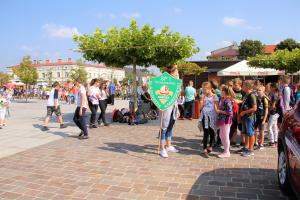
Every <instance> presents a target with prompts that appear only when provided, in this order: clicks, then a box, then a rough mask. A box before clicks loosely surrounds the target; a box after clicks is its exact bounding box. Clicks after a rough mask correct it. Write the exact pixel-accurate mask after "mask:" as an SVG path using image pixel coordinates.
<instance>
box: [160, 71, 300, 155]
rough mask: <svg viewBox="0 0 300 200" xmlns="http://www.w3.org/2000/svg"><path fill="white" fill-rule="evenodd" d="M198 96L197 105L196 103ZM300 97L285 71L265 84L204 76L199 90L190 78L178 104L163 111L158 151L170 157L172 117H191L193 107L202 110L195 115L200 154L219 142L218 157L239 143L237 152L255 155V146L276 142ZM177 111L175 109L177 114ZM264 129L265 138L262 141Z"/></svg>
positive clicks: (195, 109) (257, 148)
mask: <svg viewBox="0 0 300 200" xmlns="http://www.w3.org/2000/svg"><path fill="white" fill-rule="evenodd" d="M168 69H169V73H170V74H171V75H173V76H175V77H176V76H177V75H176V73H177V67H176V66H173V67H172V66H170V67H169V68H168ZM197 99H199V100H198V101H199V106H197V105H196V103H195V102H197ZM299 100H300V83H298V84H291V78H290V77H289V76H283V77H281V78H280V79H279V80H278V82H276V83H275V82H274V83H268V84H266V85H264V84H263V83H261V82H260V81H258V80H255V81H252V80H245V81H242V80H241V79H240V78H235V79H233V80H231V81H228V82H227V83H226V84H223V85H221V86H220V87H218V84H217V82H216V81H208V82H203V83H202V87H201V88H200V89H199V90H198V92H197V90H196V89H195V88H194V87H193V81H190V82H189V85H188V86H187V87H186V88H185V90H184V91H182V92H181V94H180V96H179V98H178V102H177V105H178V109H177V108H176V106H175V105H174V107H173V108H172V109H171V110H170V111H167V113H168V114H167V115H166V116H165V120H167V123H166V126H163V130H162V133H163V134H162V137H161V144H162V145H161V151H160V155H161V156H162V157H168V152H169V151H171V152H177V150H176V149H175V147H173V146H172V145H171V142H170V141H171V137H172V128H173V126H174V123H175V120H176V119H177V117H178V119H181V120H184V119H187V120H192V119H193V118H192V116H193V114H194V113H195V112H199V113H200V116H197V115H196V116H197V117H196V118H198V120H199V122H198V128H199V130H200V131H201V132H203V141H202V145H203V152H202V154H203V156H204V157H205V158H209V155H210V153H211V152H212V151H213V148H214V147H220V145H221V144H222V145H223V149H224V150H223V152H222V153H221V154H219V155H218V157H219V158H228V157H230V147H231V146H235V147H236V146H240V147H241V148H240V149H239V150H238V151H237V152H238V153H241V155H242V156H245V157H249V156H253V155H254V150H262V149H264V148H265V146H266V145H267V146H270V147H276V146H277V138H278V129H279V127H280V124H281V122H282V119H283V115H284V114H285V113H286V112H287V111H289V110H291V109H292V108H293V107H295V105H296V103H297V102H298V101H299ZM177 112H178V115H175V114H174V113H177ZM194 116H195V115H194ZM168 120H169V121H168ZM238 132H240V134H238ZM266 133H267V135H268V139H269V143H266V142H265V134H266ZM166 138H168V139H167V143H166V142H165V140H166ZM170 149H171V150H170Z"/></svg>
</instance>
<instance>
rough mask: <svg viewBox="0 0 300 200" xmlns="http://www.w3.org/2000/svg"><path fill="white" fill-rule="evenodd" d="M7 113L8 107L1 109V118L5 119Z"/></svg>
mask: <svg viewBox="0 0 300 200" xmlns="http://www.w3.org/2000/svg"><path fill="white" fill-rule="evenodd" d="M5 114H6V108H2V109H0V119H4V118H5Z"/></svg>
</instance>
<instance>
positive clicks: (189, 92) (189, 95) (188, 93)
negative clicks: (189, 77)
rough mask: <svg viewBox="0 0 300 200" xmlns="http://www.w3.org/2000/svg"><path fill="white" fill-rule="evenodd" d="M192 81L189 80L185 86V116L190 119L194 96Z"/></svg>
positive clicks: (194, 90)
mask: <svg viewBox="0 0 300 200" xmlns="http://www.w3.org/2000/svg"><path fill="white" fill-rule="evenodd" d="M193 85H194V82H193V81H190V82H189V85H188V86H187V87H186V88H185V106H184V107H185V118H187V119H189V120H192V116H193V108H194V103H195V97H196V89H195V88H194V87H193Z"/></svg>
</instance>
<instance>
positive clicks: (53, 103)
mask: <svg viewBox="0 0 300 200" xmlns="http://www.w3.org/2000/svg"><path fill="white" fill-rule="evenodd" d="M59 88H60V85H59V83H58V82H57V81H56V82H54V83H53V85H52V89H51V91H50V92H49V97H48V100H47V116H46V118H45V121H44V126H43V131H48V130H49V128H48V124H49V121H50V117H51V116H52V114H53V113H55V115H56V116H57V117H58V122H59V124H60V128H66V127H67V126H66V125H64V124H63V118H62V115H61V110H60V106H59V101H58V91H59Z"/></svg>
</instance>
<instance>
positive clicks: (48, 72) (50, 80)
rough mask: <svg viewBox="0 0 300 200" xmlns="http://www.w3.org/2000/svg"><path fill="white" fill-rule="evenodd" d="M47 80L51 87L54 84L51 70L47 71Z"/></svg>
mask: <svg viewBox="0 0 300 200" xmlns="http://www.w3.org/2000/svg"><path fill="white" fill-rule="evenodd" d="M45 78H46V80H47V81H48V86H51V85H52V82H53V72H52V70H51V69H48V70H47V73H46V74H45Z"/></svg>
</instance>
